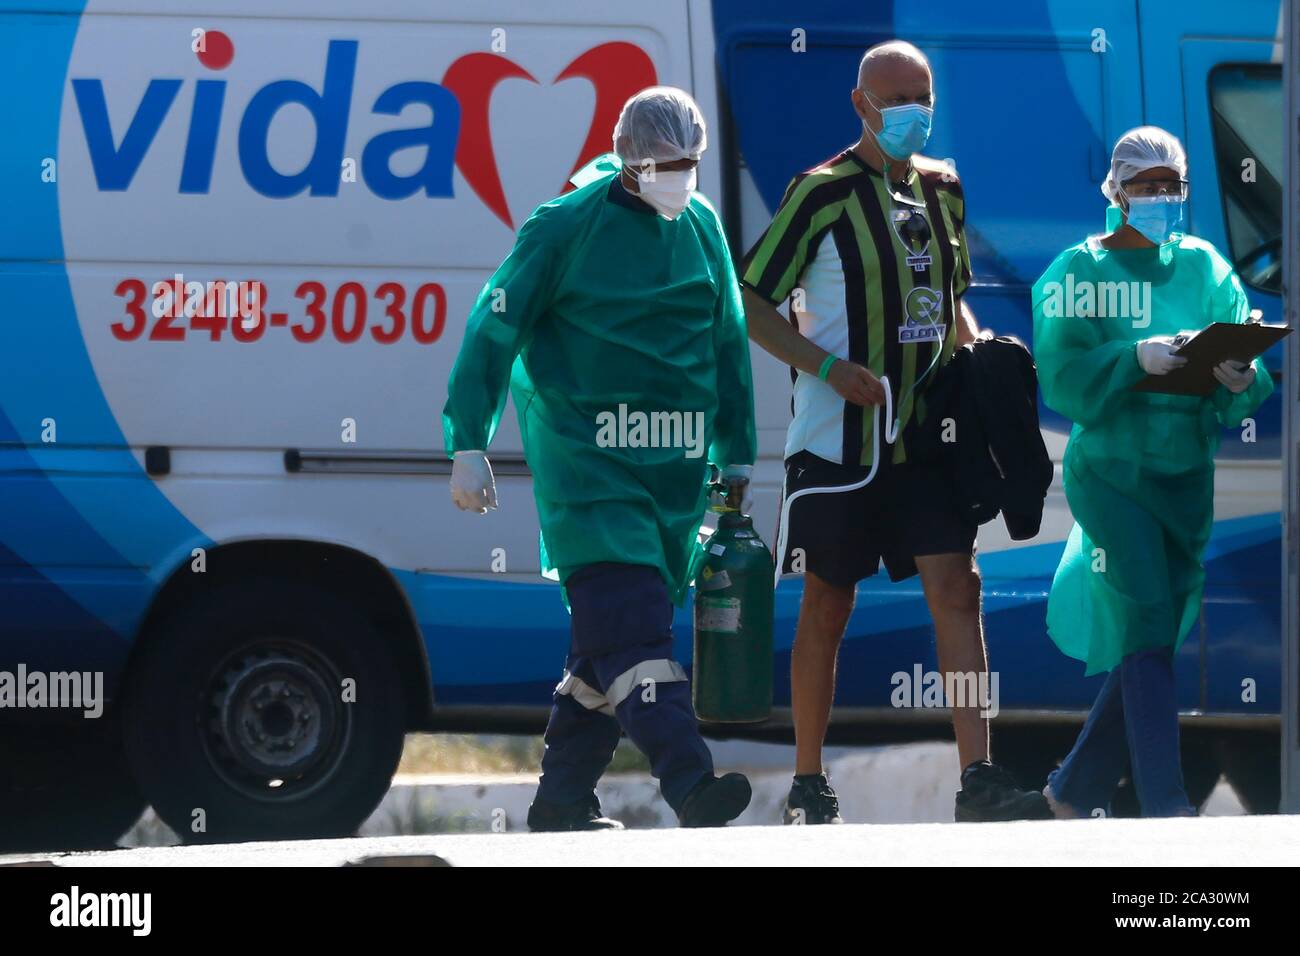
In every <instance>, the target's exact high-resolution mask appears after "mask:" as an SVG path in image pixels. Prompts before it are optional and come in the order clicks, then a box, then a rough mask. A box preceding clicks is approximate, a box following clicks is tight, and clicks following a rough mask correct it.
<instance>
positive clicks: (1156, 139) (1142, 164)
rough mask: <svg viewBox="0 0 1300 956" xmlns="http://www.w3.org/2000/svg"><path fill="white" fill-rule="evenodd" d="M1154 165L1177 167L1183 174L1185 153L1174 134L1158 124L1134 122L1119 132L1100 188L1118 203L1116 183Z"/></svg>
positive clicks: (1185, 172) (1184, 174) (1117, 185)
mask: <svg viewBox="0 0 1300 956" xmlns="http://www.w3.org/2000/svg"><path fill="white" fill-rule="evenodd" d="M1157 166H1167V167H1169V168H1170V169H1174V170H1177V171H1178V176H1179V178H1181V179H1186V178H1187V153H1185V152H1184V151H1183V144H1182V143H1180V142H1179V141H1178V137H1177V136H1175V135H1174V134H1173V133H1171V132H1169V131H1168V130H1163V129H1161V128H1160V127H1159V126H1137V127H1134V128H1133V129H1131V130H1129V131H1128V132H1127V133H1125V134H1124V135H1123V136H1121V137H1120V138H1119V139H1118V140H1117V141H1116V143H1115V151H1114V152H1113V153H1111V156H1110V173H1109V175H1107V176H1106V181H1105V182H1104V183H1102V184H1101V191H1102V193H1103V194H1104V195H1105V196H1106V198H1107V199H1109V200H1110V201H1111V202H1113V203H1115V204H1116V205H1118V204H1119V190H1120V185H1121V184H1122V183H1124V182H1126V181H1127V180H1129V179H1132V178H1133V177H1134V176H1136V175H1137V174H1138V173H1140V172H1143V171H1144V170H1147V169H1155V168H1156V167H1157Z"/></svg>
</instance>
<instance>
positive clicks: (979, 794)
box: [957, 760, 1052, 823]
mask: <svg viewBox="0 0 1300 956" xmlns="http://www.w3.org/2000/svg"><path fill="white" fill-rule="evenodd" d="M1050 819H1052V808H1051V807H1050V806H1048V803H1047V798H1046V797H1044V796H1043V795H1042V794H1041V793H1039V792H1038V791H1037V790H1021V789H1020V788H1019V787H1018V786H1016V782H1015V781H1014V780H1013V779H1011V774H1009V773H1007V772H1006V771H1005V770H1003V769H1002V768H1001V767H999V766H998V765H997V764H995V763H989V762H988V761H987V760H978V761H976V762H975V763H973V764H971V765H970V766H969V767H967V768H966V769H965V770H963V771H962V772H961V790H960V792H958V794H957V822H958V823H989V822H993V821H997V820H1050Z"/></svg>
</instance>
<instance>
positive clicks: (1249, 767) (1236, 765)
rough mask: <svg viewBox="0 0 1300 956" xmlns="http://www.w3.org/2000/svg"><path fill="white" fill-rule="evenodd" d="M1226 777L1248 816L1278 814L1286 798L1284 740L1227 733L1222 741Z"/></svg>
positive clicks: (1273, 735) (1271, 735)
mask: <svg viewBox="0 0 1300 956" xmlns="http://www.w3.org/2000/svg"><path fill="white" fill-rule="evenodd" d="M1219 759H1220V760H1221V761H1222V762H1223V775H1224V776H1225V777H1227V778H1228V783H1229V784H1231V785H1232V790H1233V792H1234V793H1236V795H1237V799H1238V800H1240V801H1241V803H1242V806H1244V807H1245V808H1246V812H1247V813H1277V811H1278V804H1279V802H1280V801H1281V798H1282V770H1281V766H1282V737H1281V735H1280V734H1279V733H1278V732H1277V731H1273V732H1272V733H1247V732H1241V733H1235V734H1233V733H1225V734H1223V735H1222V736H1221V737H1220V738H1219Z"/></svg>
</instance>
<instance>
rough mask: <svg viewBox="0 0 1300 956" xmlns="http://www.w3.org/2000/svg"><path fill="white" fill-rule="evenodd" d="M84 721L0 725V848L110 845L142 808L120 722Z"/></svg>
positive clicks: (35, 849)
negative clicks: (67, 724)
mask: <svg viewBox="0 0 1300 956" xmlns="http://www.w3.org/2000/svg"><path fill="white" fill-rule="evenodd" d="M84 723H85V725H86V726H76V727H65V726H58V727H31V726H23V725H12V726H5V727H3V728H0V753H3V754H4V755H5V757H4V761H3V767H2V769H0V774H2V775H3V777H4V780H3V782H0V853H32V852H40V851H54V850H107V849H112V848H113V847H114V846H116V845H117V841H118V839H119V838H120V837H121V836H122V835H123V834H124V833H126V831H127V830H129V829H130V828H131V826H132V825H133V824H134V823H135V822H136V821H137V820H139V819H140V815H141V814H142V813H144V809H145V799H144V797H143V796H141V794H140V790H139V788H138V787H137V786H136V784H135V780H134V779H133V778H132V776H131V768H130V767H129V766H128V765H127V761H126V755H125V754H124V753H123V752H122V725H121V722H120V721H119V720H117V719H115V715H114V714H113V713H112V712H111V711H110V712H109V713H107V714H105V715H104V716H102V717H100V718H97V719H95V720H87V721H85V722H84Z"/></svg>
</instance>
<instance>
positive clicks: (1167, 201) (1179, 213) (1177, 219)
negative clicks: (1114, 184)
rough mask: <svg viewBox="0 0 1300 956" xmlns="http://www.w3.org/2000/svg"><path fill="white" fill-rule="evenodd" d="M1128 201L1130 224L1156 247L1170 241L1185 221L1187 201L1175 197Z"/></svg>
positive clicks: (1144, 198) (1129, 199) (1132, 198)
mask: <svg viewBox="0 0 1300 956" xmlns="http://www.w3.org/2000/svg"><path fill="white" fill-rule="evenodd" d="M1125 198H1126V199H1128V224H1129V225H1130V226H1132V227H1133V228H1134V229H1136V230H1137V231H1138V232H1140V233H1142V235H1144V236H1146V238H1147V239H1149V240H1150V241H1152V242H1154V243H1155V244H1156V245H1163V244H1164V243H1166V242H1168V241H1169V237H1170V236H1172V235H1173V234H1174V232H1175V230H1177V228H1178V225H1179V223H1181V222H1182V221H1183V208H1184V207H1185V206H1186V205H1187V200H1185V199H1178V198H1176V197H1173V196H1138V197H1129V196H1126V197H1125Z"/></svg>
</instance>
